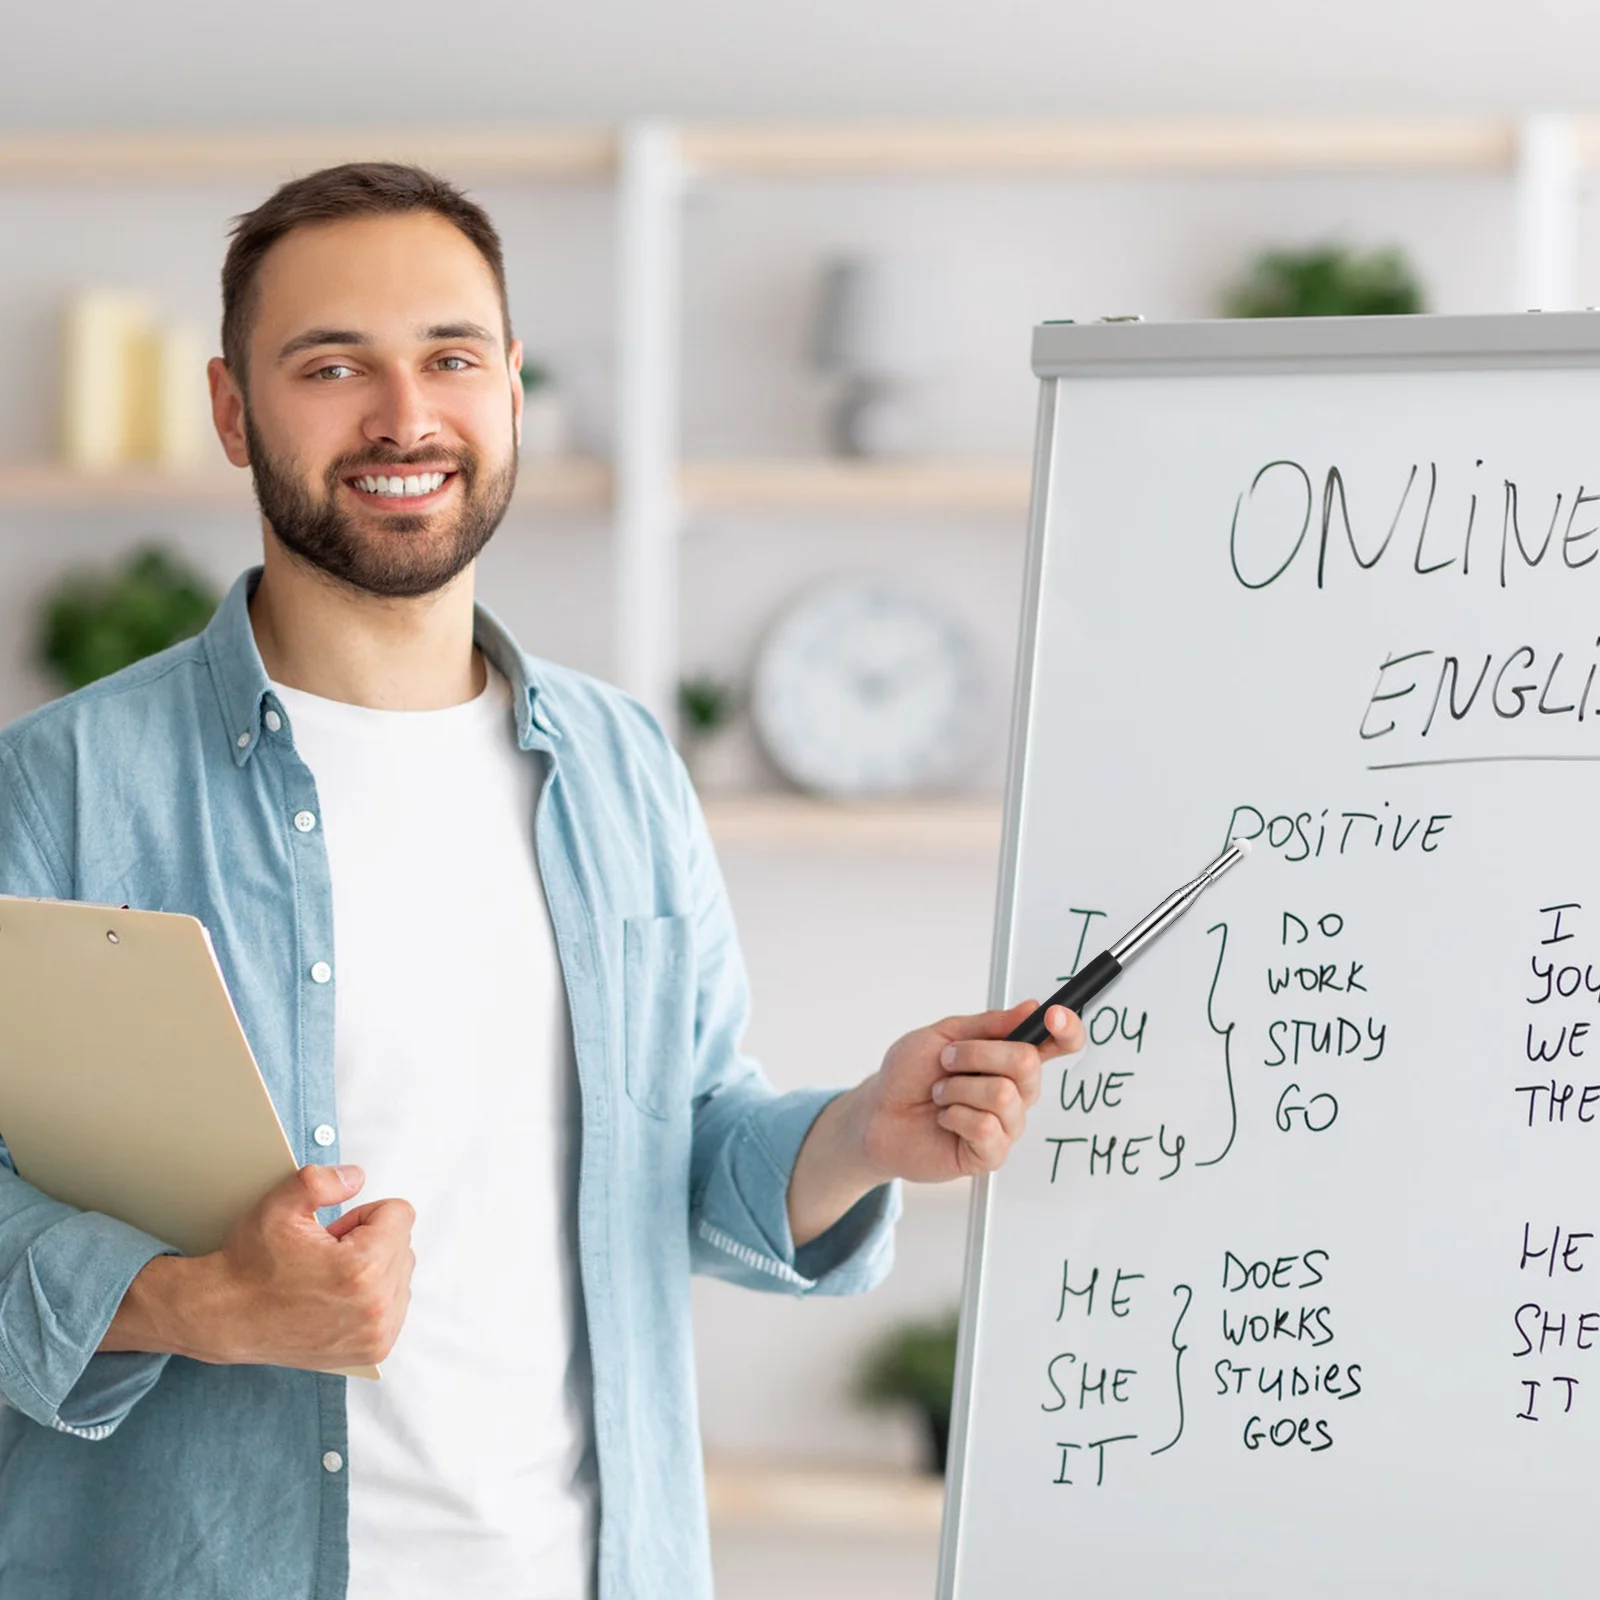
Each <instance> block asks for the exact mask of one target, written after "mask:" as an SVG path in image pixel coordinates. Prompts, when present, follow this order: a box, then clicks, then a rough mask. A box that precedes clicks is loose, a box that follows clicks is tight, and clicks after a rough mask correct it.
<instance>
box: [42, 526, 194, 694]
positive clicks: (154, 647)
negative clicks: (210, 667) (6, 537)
mask: <svg viewBox="0 0 1600 1600" xmlns="http://www.w3.org/2000/svg"><path fill="white" fill-rule="evenodd" d="M217 604H218V596H217V594H216V593H215V591H214V590H213V589H212V588H211V586H210V584H209V583H207V581H206V580H205V579H204V578H203V577H202V576H201V575H200V574H199V573H197V572H196V571H195V570H194V569H193V568H192V567H190V566H188V565H187V563H185V562H184V561H183V560H182V559H181V558H179V557H178V556H176V555H174V554H172V553H171V552H170V551H167V550H164V549H161V548H160V547H158V546H151V547H147V548H145V549H142V550H138V551H136V552H134V554H133V555H132V556H130V557H128V558H127V560H125V561H123V562H122V563H121V564H120V565H118V566H116V567H114V568H112V569H110V570H109V571H89V570H83V571H78V572H74V573H70V574H69V575H68V576H67V577H66V579H65V580H64V581H63V582H62V584H61V587H60V588H59V589H58V590H57V591H56V592H55V594H53V595H51V596H50V597H49V598H48V599H47V600H46V601H45V603H44V606H43V608H42V611H41V613H40V618H39V633H38V638H37V642H36V646H35V655H36V658H37V660H38V661H39V662H40V664H41V665H42V666H44V667H45V668H46V669H47V670H48V671H49V672H50V674H51V675H52V676H53V677H54V678H55V679H56V680H57V681H58V682H59V683H60V684H61V685H62V686H63V687H64V688H67V689H81V688H82V687H83V686H84V685H85V684H87V683H93V682H95V680H96V679H98V678H104V677H106V676H108V675H109V674H110V673H113V672H118V671H120V670H121V669H122V668H123V667H127V666H131V665H132V664H133V663H134V662H135V661H142V660H143V659H144V658H145V657H146V656H151V655H154V654H155V653H156V652H157V651H158V650H165V649H166V648H167V647H168V646H169V645H173V644H176V643H177V642H178V641H179V640H180V639H188V638H190V637H192V636H193V635H194V634H197V633H199V632H200V630H201V629H202V628H203V627H205V625H206V623H207V622H209V621H210V620H211V614H212V612H214V611H215V610H216V609H217Z"/></svg>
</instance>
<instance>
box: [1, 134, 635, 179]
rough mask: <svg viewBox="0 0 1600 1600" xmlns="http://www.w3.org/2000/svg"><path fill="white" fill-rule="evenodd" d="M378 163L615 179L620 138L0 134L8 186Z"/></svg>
mask: <svg viewBox="0 0 1600 1600" xmlns="http://www.w3.org/2000/svg"><path fill="white" fill-rule="evenodd" d="M374 160H384V161H415V162H418V163H419V164H421V165H422V166H426V167H436V168H438V169H439V170H440V171H443V172H448V173H450V174H452V175H471V176H472V177H474V178H478V179H483V178H500V179H504V180H507V181H529V180H533V181H538V180H544V181H550V182H563V181H564V182H585V181H587V182H609V181H610V180H611V178H612V177H613V176H614V175H615V173H616V168H617V139H616V135H615V134H614V133H613V132H612V131H611V130H609V129H605V128H600V129H596V128H546V129H540V128H525V129H505V130H495V129H482V130H475V131H467V132H449V131H433V132H429V131H426V130H418V129H375V130H371V131H366V132H363V131H361V130H359V129H328V130H325V131H304V132H293V131H278V132H266V133H218V132H210V131H206V132H199V133H178V132H173V133H133V134H55V135H42V136H28V137H9V138H0V181H3V182H8V183H95V184H104V183H131V182H150V181H162V182H174V183H182V182H195V181H205V180H208V179H209V180H218V181H220V180H225V179H226V180H231V179H246V178H248V179H262V178H265V179H274V178H284V177H288V176H289V175H291V174H292V173H299V172H313V171H315V170H316V169H317V168H318V167H327V166H333V165H335V164H337V163H338V162H341V161H374Z"/></svg>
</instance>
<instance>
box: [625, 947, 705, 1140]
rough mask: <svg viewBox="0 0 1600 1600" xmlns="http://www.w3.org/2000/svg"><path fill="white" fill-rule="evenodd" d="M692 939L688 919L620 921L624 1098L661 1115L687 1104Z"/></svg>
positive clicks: (691, 1037) (691, 1026) (691, 1051)
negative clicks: (625, 1087) (626, 1094)
mask: <svg viewBox="0 0 1600 1600" xmlns="http://www.w3.org/2000/svg"><path fill="white" fill-rule="evenodd" d="M694 1009H695V983H694V945H693V940H692V929H691V926H690V920H689V918H688V917H624V918H623V920H622V1024H623V1028H622V1033H623V1074H624V1079H623V1081H624V1083H625V1084H626V1086H627V1090H628V1098H629V1099H630V1100H631V1101H633V1103H634V1104H635V1105H636V1106H637V1107H638V1108H639V1109H640V1110H641V1111H642V1112H644V1113H645V1115H646V1116H649V1117H656V1118H659V1119H660V1120H662V1121H665V1120H667V1119H668V1118H669V1117H671V1116H673V1115H674V1114H675V1113H678V1112H687V1111H688V1108H689V1083H690V1077H691V1066H692V1063H693V1060H694Z"/></svg>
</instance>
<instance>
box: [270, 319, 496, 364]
mask: <svg viewBox="0 0 1600 1600" xmlns="http://www.w3.org/2000/svg"><path fill="white" fill-rule="evenodd" d="M419 336H420V338H421V341H422V342H423V343H424V344H436V343H438V342H439V341H440V340H442V339H472V340H476V341H478V342H479V343H481V344H494V343H495V336H494V335H493V334H492V333H490V332H489V330H488V329H487V328H485V327H482V326H481V325H480V324H478V323H476V322H436V323H435V324H434V325H433V326H432V327H431V328H423V329H421V330H420V335H419ZM371 343H372V340H371V339H370V338H368V337H367V335H366V334H364V333H360V332H357V331H356V330H355V329H353V328H307V329H306V331H305V332H304V333H297V334H296V335H295V336H294V338H292V339H291V340H290V341H289V342H288V343H287V344H286V345H284V347H283V348H282V349H281V350H280V351H279V352H278V360H279V361H280V362H282V361H288V360H290V359H291V358H292V357H294V356H297V355H299V354H300V353H301V352H302V351H304V350H320V349H323V348H325V347H326V346H328V345H336V344H339V345H348V346H352V347H359V346H362V345H370V344H371Z"/></svg>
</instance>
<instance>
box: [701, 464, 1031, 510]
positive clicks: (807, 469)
mask: <svg viewBox="0 0 1600 1600" xmlns="http://www.w3.org/2000/svg"><path fill="white" fill-rule="evenodd" d="M678 494H679V497H680V500H681V502H682V505H683V507H684V509H685V510H692V511H733V510H738V511H747V510H803V511H921V510H943V511H1012V512H1016V513H1018V514H1019V515H1020V514H1021V513H1023V512H1025V511H1026V510H1027V509H1028V464H1027V462H1025V461H828V460H823V461H808V460H804V459H796V460H793V461H688V462H685V463H684V465H683V467H682V469H681V470H680V472H679V474H678Z"/></svg>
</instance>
